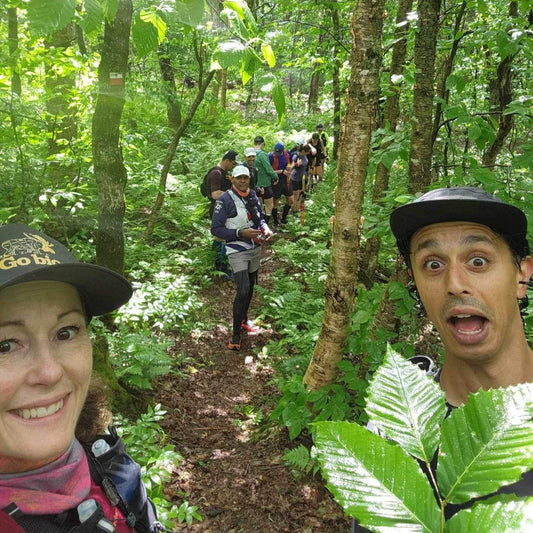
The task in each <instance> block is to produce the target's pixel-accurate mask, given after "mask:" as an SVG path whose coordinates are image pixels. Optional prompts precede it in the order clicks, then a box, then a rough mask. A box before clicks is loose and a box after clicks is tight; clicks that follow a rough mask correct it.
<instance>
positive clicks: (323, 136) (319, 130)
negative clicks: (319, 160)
mask: <svg viewBox="0 0 533 533" xmlns="http://www.w3.org/2000/svg"><path fill="white" fill-rule="evenodd" d="M316 132H317V133H318V136H319V137H320V140H321V141H322V146H323V147H324V160H326V161H327V159H328V136H327V135H326V132H325V131H324V125H323V124H317V125H316Z"/></svg>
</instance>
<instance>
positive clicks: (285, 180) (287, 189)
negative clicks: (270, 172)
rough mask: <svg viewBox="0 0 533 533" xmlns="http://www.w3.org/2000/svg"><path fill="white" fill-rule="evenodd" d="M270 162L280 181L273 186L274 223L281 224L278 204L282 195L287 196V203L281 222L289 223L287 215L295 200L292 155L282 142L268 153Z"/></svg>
mask: <svg viewBox="0 0 533 533" xmlns="http://www.w3.org/2000/svg"><path fill="white" fill-rule="evenodd" d="M268 158H269V160H270V164H271V165H272V168H273V169H274V172H275V173H276V174H277V175H278V177H279V181H278V182H277V183H276V184H275V185H273V186H272V195H273V199H274V203H273V206H272V219H273V220H274V225H275V226H279V224H280V220H279V218H278V206H279V199H280V198H281V196H282V195H283V196H285V205H284V206H283V214H282V217H281V224H286V223H287V215H288V214H289V211H290V209H291V205H292V203H293V201H294V194H293V191H292V186H291V180H290V175H291V156H290V154H289V152H288V151H287V150H286V149H285V146H284V145H283V143H281V142H277V143H276V144H275V145H274V150H273V151H272V152H270V153H269V154H268Z"/></svg>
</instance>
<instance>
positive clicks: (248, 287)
mask: <svg viewBox="0 0 533 533" xmlns="http://www.w3.org/2000/svg"><path fill="white" fill-rule="evenodd" d="M234 276H235V285H236V286H237V292H236V293H235V300H233V339H234V340H237V339H239V338H240V335H241V324H242V323H243V322H246V321H247V320H248V308H249V307H250V302H251V301H252V296H253V294H254V285H255V284H256V283H257V270H256V271H255V272H248V271H247V270H239V272H235V273H234Z"/></svg>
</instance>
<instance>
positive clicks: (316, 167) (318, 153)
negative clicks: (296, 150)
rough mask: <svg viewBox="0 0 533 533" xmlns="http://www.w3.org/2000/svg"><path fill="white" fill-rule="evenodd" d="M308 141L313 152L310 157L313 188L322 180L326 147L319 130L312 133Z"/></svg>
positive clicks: (310, 183) (311, 184)
mask: <svg viewBox="0 0 533 533" xmlns="http://www.w3.org/2000/svg"><path fill="white" fill-rule="evenodd" d="M307 143H308V144H309V146H310V147H311V154H312V155H311V157H310V158H309V186H310V188H311V189H312V188H313V187H314V186H315V185H316V184H317V183H318V182H320V181H322V176H323V175H324V160H325V159H326V147H325V146H324V143H323V141H322V139H321V138H320V135H319V134H318V133H317V132H314V133H313V134H312V135H311V138H310V139H309V140H308V141H307Z"/></svg>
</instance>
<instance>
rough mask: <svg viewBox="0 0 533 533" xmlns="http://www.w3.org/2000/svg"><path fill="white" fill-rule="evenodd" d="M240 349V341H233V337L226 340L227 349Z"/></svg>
mask: <svg viewBox="0 0 533 533" xmlns="http://www.w3.org/2000/svg"><path fill="white" fill-rule="evenodd" d="M240 349H241V343H240V341H239V342H233V339H232V340H230V341H229V342H228V350H235V351H236V352H238V351H239V350H240Z"/></svg>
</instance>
